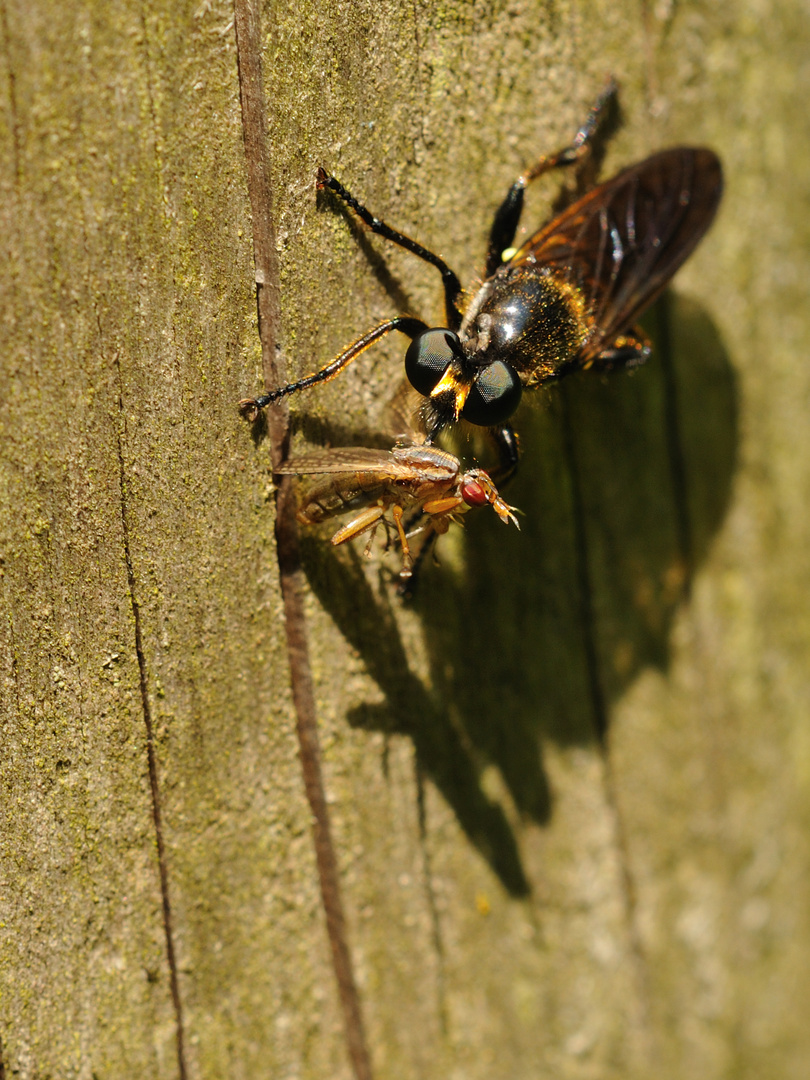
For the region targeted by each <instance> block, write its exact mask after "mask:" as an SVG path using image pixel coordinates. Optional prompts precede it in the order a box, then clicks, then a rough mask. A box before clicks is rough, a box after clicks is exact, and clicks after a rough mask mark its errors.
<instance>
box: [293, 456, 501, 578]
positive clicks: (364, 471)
mask: <svg viewBox="0 0 810 1080" xmlns="http://www.w3.org/2000/svg"><path fill="white" fill-rule="evenodd" d="M276 471H277V472H280V473H293V474H296V475H311V476H320V477H322V479H321V480H319V481H318V482H317V483H315V484H314V485H312V486H311V487H309V488H306V489H305V490H304V491H303V492H302V493H301V496H300V499H299V510H298V520H299V522H300V523H301V524H302V525H316V524H318V523H319V522H321V521H325V520H326V519H327V518H331V517H335V516H337V515H339V514H344V513H346V512H347V511H352V512H354V517H352V519H351V520H350V521H348V522H347V523H346V524H345V525H342V526H341V527H340V528H339V529H338V531H337V532H336V533H335V535H334V536H333V537H332V543H333V544H336V545H337V544H344V543H345V542H346V541H347V540H351V539H353V538H354V537H355V536H362V535H363V534H364V533H371V536H370V537H369V542H368V545H367V548H366V551H367V552H369V551H370V549H371V544H372V543H373V540H374V536H375V533H376V531H377V529H378V527H379V526H380V525H381V524H382V525H383V526H384V527H385V530H386V536H387V535H388V533H389V530H392V531H393V532H394V534H395V535H396V537H397V539H398V540H399V545H400V550H401V553H402V571H401V573H400V578H401V579H403V580H404V579H407V578H409V577H410V576H411V574H412V571H413V562H414V559H413V555H412V553H411V545H410V543H409V539H410V538H411V537H412V536H413V535H414V533H416V532H419V533H423V534H424V539H427V540H429V541H431V542H432V540H433V538H434V537H435V536H437V535H438V536H441V535H442V534H443V533H446V532H447V530H448V529H449V527H450V525H451V523H452V522H454V521H458V520H459V518H460V516H461V515H462V514H464V513H466V512H467V511H468V510H469V509H471V508H472V507H474V506H486V505H487V504H489V505H490V506H491V507H492V509H493V510H494V511H495V513H496V514H497V515H498V517H499V518H500V519H501V521H504V522H507V523H508V522H510V521H511V522H512V523H513V524H514V525H517V524H518V522H517V518H516V517H515V515H514V507H511V506H508V505H507V504H506V503H505V502H504V501H503V499H502V498H501V497H500V495H499V494H498V490H497V488H496V487H495V485H494V484H493V482H492V480H490V478H489V476H488V475H487V473H485V472H484V471H483V470H482V469H469V470H467V471H466V472H465V471H462V468H461V462H460V461H459V459H458V458H457V457H454V456H453V455H452V454H449V453H447V452H446V451H444V450H439V449H437V448H436V447H435V446H427V445H422V446H419V445H413V446H403V447H395V448H394V449H393V450H373V449H369V448H367V447H362V446H360V447H350V446H347V447H336V448H334V449H329V450H320V451H318V452H315V453H312V454H304V455H302V456H301V457H295V458H290V459H289V460H288V461H285V462H284V464H283V465H282V466H281V467H280V468H279V469H278V470H276ZM389 513H390V518H389ZM406 515H407V517H406ZM407 519H412V520H414V521H415V522H416V528H414V529H413V531H406V527H407V526H406V521H407ZM518 527H519V526H518Z"/></svg>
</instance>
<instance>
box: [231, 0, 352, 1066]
mask: <svg viewBox="0 0 810 1080" xmlns="http://www.w3.org/2000/svg"><path fill="white" fill-rule="evenodd" d="M234 31H235V35H236V58H237V65H238V72H239V94H240V101H241V107H242V133H243V138H244V143H245V159H246V164H247V180H248V195H249V198H250V206H251V211H252V217H253V253H254V261H255V273H256V304H257V308H258V316H259V339H260V342H261V347H262V368H263V375H264V379H265V384H266V385H267V386H277V385H279V383H280V382H282V381H283V380H282V379H281V378H280V373H279V370H278V343H277V329H276V328H277V327H278V325H279V316H280V311H281V302H280V286H279V267H278V257H277V254H276V242H275V229H274V225H273V203H272V197H271V190H270V182H269V177H268V173H267V160H268V156H267V155H268V150H269V141H268V139H267V128H266V121H265V100H264V89H263V86H262V62H261V32H260V27H259V16H258V13H257V12H256V11H255V10H254V8H253V6H252V4H251V2H250V0H234ZM267 426H268V433H269V436H270V454H271V459H272V462H273V465H274V466H277V465H279V464H280V462H281V461H283V460H284V458H285V457H286V456H287V447H288V444H289V423H288V412H287V408H286V405H284V404H282V405H280V406H278V405H277V406H275V407H273V408H272V409H269V410H268V415H267ZM295 513H296V499H295V494H294V491H293V486H292V477H291V476H285V477H283V478H282V479H281V481H280V483H279V484H278V487H277V493H276V527H275V536H276V552H277V558H278V567H279V580H280V586H281V595H282V600H283V604H284V618H285V632H286V636H287V657H288V662H289V665H290V683H291V688H292V696H293V704H294V707H295V714H296V733H297V737H298V745H299V755H300V758H301V772H302V774H303V779H304V788H305V791H306V796H307V800H308V802H309V807H310V810H311V812H312V818H313V839H314V845H315V858H316V862H317V866H318V877H319V882H320V889H321V901H322V904H323V910H324V915H325V917H326V928H327V934H328V937H329V944H330V947H331V951H332V965H333V969H334V972H335V978H336V980H337V984H338V992H339V996H340V1003H341V1008H342V1010H343V1022H344V1032H345V1038H346V1047H347V1051H348V1055H349V1059H350V1061H351V1064H352V1069H353V1071H354V1074H355V1077H356V1078H357V1080H371V1077H372V1072H371V1059H370V1057H369V1052H368V1047H367V1043H366V1037H365V1031H364V1027H363V1017H362V1012H361V1008H360V996H359V994H358V991H357V985H356V983H355V979H354V969H353V964H352V957H351V952H350V950H349V945H348V940H347V935H346V920H345V916H344V913H343V903H342V900H341V895H340V880H339V876H338V867H337V858H336V856H335V849H334V844H333V842H332V835H331V826H330V821H329V811H328V808H327V803H326V794H325V791H324V785H323V774H322V771H321V752H320V740H319V737H318V724H317V713H316V709H315V692H314V687H313V681H312V671H311V667H310V662H309V649H308V641H307V627H306V618H305V614H304V593H303V582H302V574H301V563H300V552H299V546H298V527H297V524H296V520H295Z"/></svg>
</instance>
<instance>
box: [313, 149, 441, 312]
mask: <svg viewBox="0 0 810 1080" xmlns="http://www.w3.org/2000/svg"><path fill="white" fill-rule="evenodd" d="M317 183H318V187H319V188H329V190H330V191H334V193H335V194H336V195H337V196H338V197H339V198H341V199H342V200H343V201H344V202H345V203H346V205H347V206H350V207H351V208H352V210H354V212H355V214H357V216H358V217H359V218H360V220H361V221H363V222H364V223H365V224H366V225H368V227H369V228H370V229H371V231H372V232H373V233H376V234H377V235H378V236H383V237H385V239H386V240H390V241H391V242H392V243H394V244H398V245H399V246H400V247H403V248H405V250H406V251H410V252H411V253H412V254H414V255H416V256H417V257H418V258H420V259H423V260H424V261H425V262H427V263H430V265H431V266H435V267H436V269H437V270H438V271H439V273H440V274H441V275H442V285H443V286H444V305H445V309H446V314H447V325H448V327H449V328H450V329H451V330H458V328H459V327H460V326H461V311H460V310H459V299H460V297H461V282H460V281H459V280H458V277H457V276H456V275H455V274H454V273H453V271H452V270H451V269H450V267H449V266H448V265H447V263H446V262H445V261H444V259H442V258H440V257H439V256H438V255H434V254H433V252H432V251H428V249H427V248H424V247H422V245H421V244H418V243H417V242H416V241H415V240H412V239H411V238H410V236H406V235H405V234H404V233H401V232H397V230H396V229H392V228H391V226H390V225H386V223H385V222H384V221H380V219H379V218H377V217H375V216H374V215H373V214H372V213H371V212H370V211H369V210H367V209H366V208H365V206H363V204H362V203H361V202H358V201H357V199H355V198H354V196H353V195H351V194H350V193H349V192H348V191H347V190H346V188H345V187H344V186H343V185H342V184H341V183H340V181H339V180H336V179H335V178H334V176H330V175H329V173H328V172H326V170H325V169H320V168H319V169H318V181H317Z"/></svg>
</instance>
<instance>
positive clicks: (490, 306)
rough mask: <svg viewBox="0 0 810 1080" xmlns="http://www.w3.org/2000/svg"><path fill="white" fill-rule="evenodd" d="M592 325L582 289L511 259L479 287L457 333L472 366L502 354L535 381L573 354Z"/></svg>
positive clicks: (559, 367) (557, 370)
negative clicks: (517, 263) (510, 262)
mask: <svg viewBox="0 0 810 1080" xmlns="http://www.w3.org/2000/svg"><path fill="white" fill-rule="evenodd" d="M588 328H589V320H588V318H587V313H586V310H585V304H584V302H583V294H582V291H581V290H580V289H575V288H572V287H571V286H570V285H569V283H568V282H566V281H565V280H563V279H562V278H561V277H560V276H559V275H556V274H554V273H553V272H551V271H548V270H543V269H541V268H538V267H536V266H533V265H532V264H531V263H527V264H520V265H513V264H509V263H507V264H505V265H504V266H502V267H501V268H500V269H499V270H498V271H497V272H496V273H495V274H494V275H493V276H492V277H491V278H490V279H489V281H487V282H485V283H484V285H483V286H482V287H481V289H479V291H478V293H477V294H476V296H475V297H474V299H473V302H472V304H471V306H470V309H469V311H468V312H467V315H466V317H465V319H464V322H463V323H462V326H461V331H460V333H459V337H460V339H461V343H462V347H463V349H464V352H465V353H466V354H467V356H468V357H469V361H470V363H471V364H473V365H474V366H476V367H486V366H487V365H488V364H490V363H492V362H493V361H494V360H503V361H505V362H506V363H508V364H511V366H512V367H513V368H514V369H515V370H516V371H517V372H518V374H519V376H520V379H521V382H522V383H523V385H524V386H535V385H537V384H538V383H542V382H545V381H546V380H547V379H551V378H554V377H555V376H556V375H558V374H559V373H560V371H561V370H562V369H564V368H565V367H566V365H567V364H569V363H570V362H571V361H572V360H573V358H574V357H575V356H576V354H577V352H578V351H579V349H580V348H581V347H582V344H583V342H584V341H585V338H586V336H587V332H588Z"/></svg>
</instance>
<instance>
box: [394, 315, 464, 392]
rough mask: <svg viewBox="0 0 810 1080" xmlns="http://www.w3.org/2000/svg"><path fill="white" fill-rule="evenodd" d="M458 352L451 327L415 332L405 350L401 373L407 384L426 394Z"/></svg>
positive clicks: (459, 350) (458, 347)
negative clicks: (403, 369)
mask: <svg viewBox="0 0 810 1080" xmlns="http://www.w3.org/2000/svg"><path fill="white" fill-rule="evenodd" d="M454 347H455V348H454ZM460 353H461V344H460V342H459V340H458V337H457V336H456V334H454V333H453V332H452V331H451V330H445V329H443V328H439V329H437V330H425V332H424V333H423V334H419V335H418V336H417V337H415V338H414V339H413V341H412V342H411V343H410V345H409V346H408V351H407V352H406V353H405V374H406V375H407V376H408V381H409V382H410V384H411V386H412V387H413V388H414V390H418V391H419V393H420V394H423V395H424V396H425V397H430V394H431V392H432V390H433V388H434V387H435V386H436V384H437V383H438V381H439V379H441V377H442V375H444V373H445V371H447V368H448V366H449V365H450V362H451V360H452V359H453V357H454V356H456V355H458V354H460Z"/></svg>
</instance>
